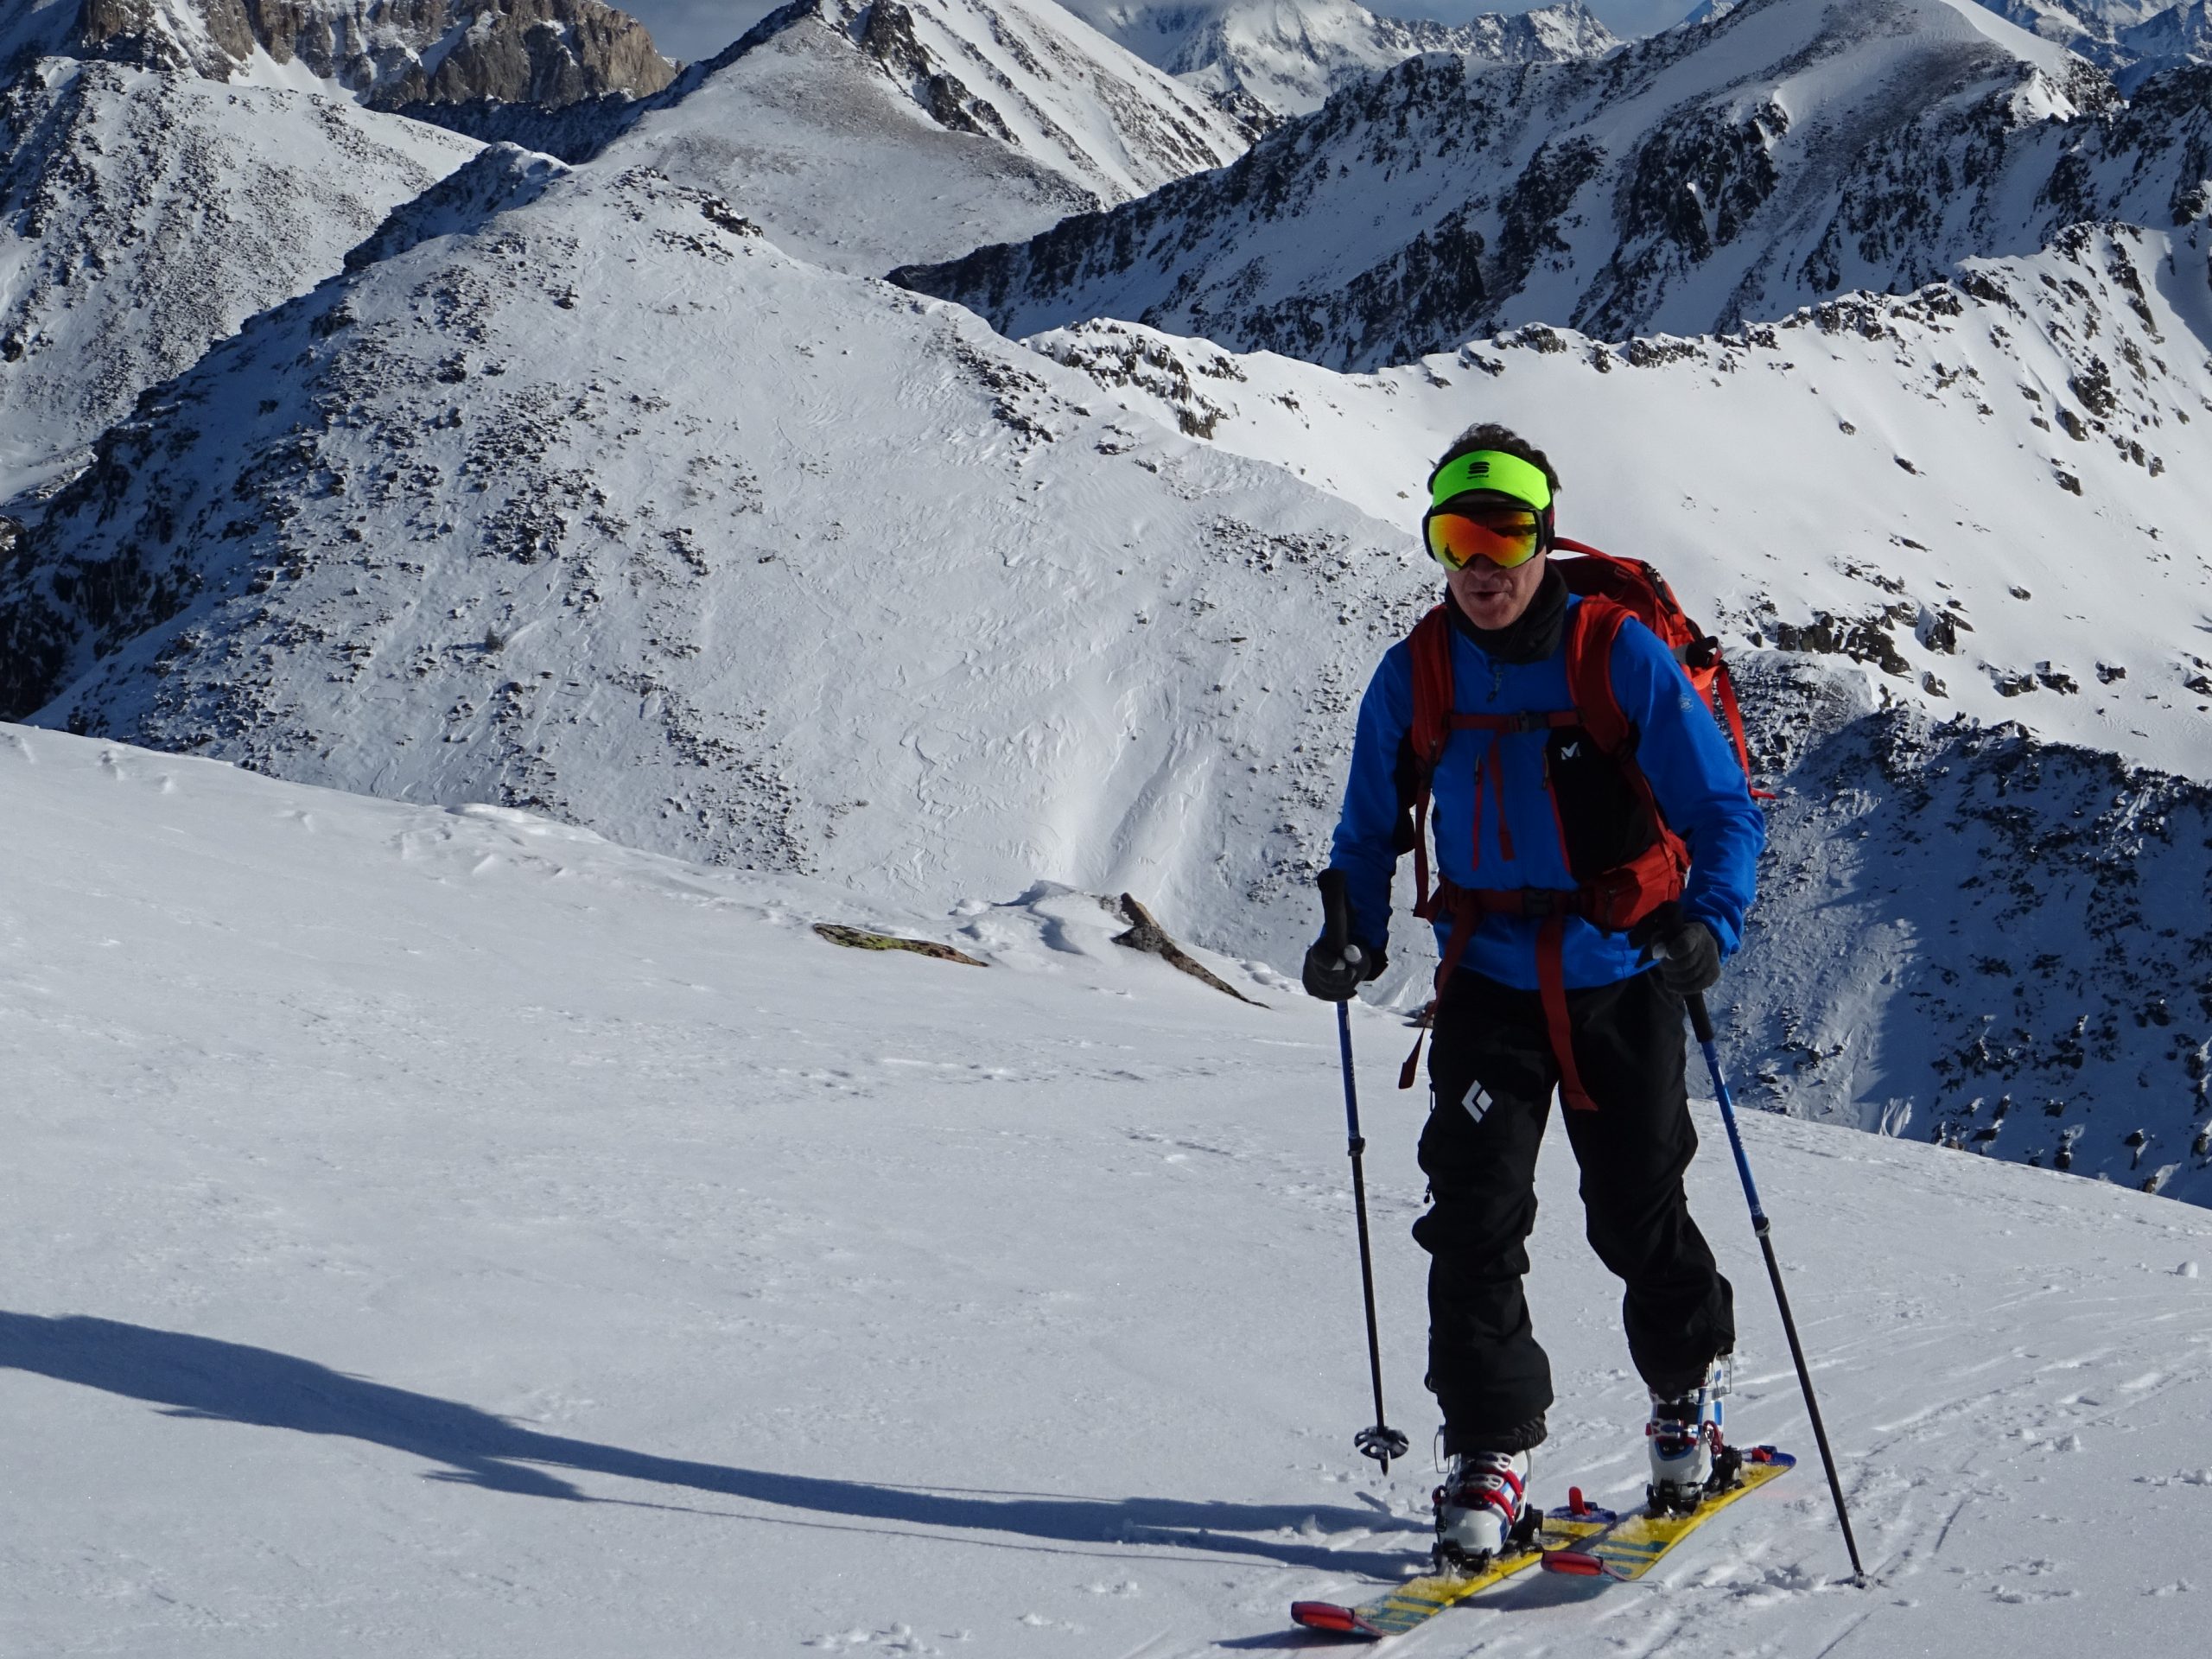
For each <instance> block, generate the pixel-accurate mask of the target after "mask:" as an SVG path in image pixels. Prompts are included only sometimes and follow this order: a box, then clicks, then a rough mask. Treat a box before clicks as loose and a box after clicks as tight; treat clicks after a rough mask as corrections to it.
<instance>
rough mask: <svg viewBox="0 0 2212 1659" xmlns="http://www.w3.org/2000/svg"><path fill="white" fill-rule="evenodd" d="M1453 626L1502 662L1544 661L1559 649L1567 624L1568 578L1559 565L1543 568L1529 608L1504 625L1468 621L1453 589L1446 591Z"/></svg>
mask: <svg viewBox="0 0 2212 1659" xmlns="http://www.w3.org/2000/svg"><path fill="white" fill-rule="evenodd" d="M1444 603H1445V606H1446V609H1447V610H1448V612H1449V613H1450V615H1451V618H1452V626H1453V627H1455V628H1457V629H1458V630H1459V632H1461V633H1464V634H1465V635H1466V636H1467V638H1468V639H1471V640H1473V641H1474V642H1475V643H1476V644H1477V645H1480V646H1481V647H1482V648H1483V650H1484V652H1485V653H1486V654H1487V655H1488V656H1490V657H1491V658H1492V659H1494V660H1495V661H1497V662H1501V663H1541V661H1543V660H1544V658H1547V657H1548V656H1550V655H1551V654H1552V653H1553V652H1555V651H1557V650H1558V649H1559V642H1560V637H1561V635H1562V634H1563V633H1564V632H1565V630H1566V623H1567V578H1566V577H1565V576H1562V575H1560V573H1559V568H1558V567H1557V566H1556V565H1552V564H1547V565H1546V566H1545V567H1544V579H1543V581H1542V582H1541V583H1539V584H1538V586H1537V588H1536V596H1535V598H1534V599H1532V600H1530V601H1529V608H1528V609H1527V610H1525V611H1523V612H1522V613H1521V614H1520V616H1519V617H1518V618H1517V619H1516V620H1514V621H1512V622H1510V623H1508V624H1507V625H1506V626H1503V627H1502V628H1478V627H1477V626H1475V625H1474V624H1473V623H1472V622H1471V621H1469V620H1467V613H1465V611H1463V610H1461V609H1460V608H1459V601H1458V600H1456V599H1454V598H1452V590H1451V589H1450V588H1446V589H1445V590H1444Z"/></svg>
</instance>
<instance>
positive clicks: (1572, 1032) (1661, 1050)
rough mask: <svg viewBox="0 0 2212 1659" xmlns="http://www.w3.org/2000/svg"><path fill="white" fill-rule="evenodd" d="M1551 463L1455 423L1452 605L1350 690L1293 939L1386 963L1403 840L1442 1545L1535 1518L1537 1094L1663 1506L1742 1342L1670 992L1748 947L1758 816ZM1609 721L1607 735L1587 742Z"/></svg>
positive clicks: (1709, 1434)
mask: <svg viewBox="0 0 2212 1659" xmlns="http://www.w3.org/2000/svg"><path fill="white" fill-rule="evenodd" d="M1559 487H1560V486H1559V475H1558V474H1557V473H1556V472H1555V471H1554V469H1553V467H1552V464H1551V462H1550V461H1549V460H1548V459H1547V457H1546V456H1545V455H1544V454H1543V452H1542V451H1541V450H1539V449H1536V448H1532V447H1531V446H1530V445H1529V443H1528V442H1526V441H1525V440H1523V439H1522V438H1520V437H1519V436H1517V435H1515V434H1514V433H1512V432H1511V431H1509V430H1508V429H1505V428H1503V427H1500V426H1491V425H1485V426H1478V427H1475V428H1473V429H1471V430H1470V431H1468V432H1467V433H1465V435H1462V436H1461V437H1460V438H1459V441H1458V442H1455V443H1454V444H1453V445H1452V447H1451V448H1449V449H1448V450H1446V452H1445V454H1444V457H1443V459H1442V460H1441V461H1439V462H1438V463H1437V467H1436V469H1435V471H1434V472H1433V474H1431V475H1430V494H1431V507H1430V512H1429V513H1428V516H1427V519H1426V520H1425V521H1424V535H1425V537H1426V539H1427V543H1428V547H1429V550H1430V551H1431V553H1432V554H1433V556H1435V558H1436V559H1437V561H1438V563H1440V564H1442V565H1443V566H1444V567H1445V570H1446V576H1445V586H1446V600H1445V602H1444V606H1443V607H1441V614H1440V615H1438V616H1435V617H1433V619H1432V620H1431V621H1430V622H1427V623H1424V624H1423V629H1427V630H1429V632H1427V634H1426V635H1424V633H1423V631H1422V630H1421V629H1417V630H1416V631H1415V633H1414V636H1413V637H1412V638H1411V639H1408V640H1406V641H1402V642H1401V643H1400V644H1399V645H1395V646H1394V647H1392V649H1391V650H1390V651H1389V652H1388V653H1387V654H1386V655H1385V656H1384V657H1383V662H1382V664H1381V666H1380V667H1379V668H1377V670H1376V673H1375V677H1374V679H1373V680H1372V681H1371V682H1370V684H1369V686H1368V689H1367V693H1366V696H1365V698H1364V699H1363V702H1361V705H1360V711H1359V725H1358V730H1357V736H1356V738H1355V740H1354V743H1353V748H1352V760H1351V778H1350V781H1349V782H1348V784H1347V785H1346V788H1345V791H1344V812H1343V816H1342V817H1341V818H1340V819H1339V821H1338V825H1337V832H1336V838H1335V842H1334V847H1333V850H1332V857H1331V860H1330V870H1329V873H1328V874H1325V876H1324V877H1323V878H1322V879H1323V880H1324V881H1325V882H1329V883H1337V882H1341V883H1342V884H1343V888H1344V893H1345V895H1346V897H1347V899H1348V900H1349V906H1350V912H1351V938H1350V940H1349V941H1344V940H1333V939H1330V938H1323V939H1321V940H1320V941H1319V942H1317V943H1316V944H1315V945H1314V946H1313V949H1312V950H1310V951H1308V953H1307V956H1306V974H1305V983H1306V989H1307V990H1308V991H1309V992H1311V993H1312V994H1313V995H1315V996H1318V997H1320V998H1323V999H1324V1000H1325V1001H1346V1000H1348V999H1349V998H1351V995H1353V993H1354V991H1355V989H1356V988H1357V986H1358V984H1359V983H1360V982H1362V981H1363V980H1367V979H1371V978H1373V977H1374V976H1376V975H1377V974H1379V973H1380V972H1381V971H1382V969H1383V962H1384V957H1385V946H1386V944H1387V941H1388V938H1389V897H1390V881H1391V876H1392V874H1393V872H1394V870H1395V867H1396V863H1397V859H1398V856H1399V855H1400V854H1401V853H1402V852H1404V851H1408V850H1415V851H1416V852H1417V854H1420V857H1419V860H1418V862H1417V867H1416V868H1418V869H1419V870H1420V872H1421V886H1422V887H1423V889H1424V893H1423V903H1422V905H1421V906H1419V907H1418V908H1419V913H1421V914H1423V915H1426V916H1428V917H1430V918H1432V919H1433V921H1434V922H1435V925H1436V932H1437V944H1438V949H1439V951H1440V953H1441V955H1442V957H1443V967H1442V969H1441V970H1440V973H1439V976H1438V999H1437V1001H1436V1004H1435V1011H1434V1020H1433V1027H1434V1038H1433V1043H1434V1046H1433V1049H1432V1050H1431V1052H1430V1055H1429V1081H1430V1088H1431V1096H1430V1108H1429V1116H1428V1122H1427V1127H1426V1128H1424V1130H1423V1132H1422V1135H1421V1168H1422V1170H1423V1171H1424V1172H1425V1173H1427V1176H1428V1181H1429V1189H1430V1195H1431V1198H1432V1204H1431V1207H1430V1209H1429V1210H1428V1211H1427V1214H1425V1215H1423V1216H1422V1217H1421V1219H1420V1220H1419V1221H1417V1222H1416V1223H1415V1224H1414V1238H1415V1239H1416V1240H1418V1241H1419V1243H1421V1247H1422V1248H1423V1249H1426V1250H1427V1252H1428V1253H1429V1255H1430V1257H1431V1262H1430V1267H1429V1287H1428V1297H1429V1369H1428V1377H1427V1383H1428V1387H1429V1389H1431V1391H1432V1392H1433V1393H1434V1394H1435V1395H1436V1398H1437V1402H1438V1405H1439V1407H1440V1409H1441V1411H1442V1414H1443V1418H1444V1426H1443V1431H1442V1450H1443V1452H1444V1454H1445V1458H1446V1478H1445V1482H1444V1484H1443V1485H1442V1486H1441V1487H1440V1488H1439V1490H1438V1496H1437V1515H1436V1527H1437V1539H1438V1554H1439V1556H1440V1559H1441V1560H1445V1561H1446V1562H1447V1563H1450V1562H1452V1561H1458V1562H1460V1563H1462V1564H1467V1563H1473V1562H1478V1561H1480V1560H1483V1559H1485V1558H1487V1557H1489V1556H1491V1555H1493V1554H1497V1552H1498V1551H1499V1550H1500V1549H1501V1548H1503V1547H1504V1546H1505V1544H1506V1542H1507V1541H1508V1540H1509V1538H1510V1537H1512V1536H1513V1535H1515V1530H1516V1528H1518V1527H1521V1526H1522V1525H1523V1524H1524V1519H1525V1517H1526V1515H1527V1507H1528V1506H1527V1499H1526V1497H1525V1495H1524V1493H1525V1487H1526V1483H1527V1480H1528V1477H1529V1452H1530V1450H1531V1449H1532V1448H1533V1447H1534V1446H1536V1445H1537V1444H1538V1443H1539V1442H1540V1441H1541V1440H1542V1439H1543V1438H1544V1414H1545V1412H1546V1410H1547V1409H1548V1408H1549V1407H1550V1405H1551V1403H1552V1383H1551V1369H1550V1364H1549V1362H1548V1360H1547V1359H1546V1357H1545V1356H1544V1351H1543V1349H1542V1348H1541V1347H1540V1346H1539V1345H1538V1344H1537V1341H1536V1338H1535V1332H1534V1330H1533V1328H1532V1326H1531V1324H1530V1320H1529V1308H1528V1304H1527V1302H1526V1300H1524V1299H1523V1296H1522V1275H1523V1274H1526V1273H1527V1271H1528V1268H1529V1257H1528V1252H1527V1249H1526V1243H1527V1239H1528V1237H1529V1230H1530V1229H1531V1228H1532V1227H1533V1225H1534V1224H1535V1214H1536V1199H1535V1164H1536V1151H1537V1147H1538V1143H1539V1142H1540V1141H1541V1139H1542V1136H1543V1132H1544V1127H1545V1122H1546V1119H1547V1117H1548V1114H1549V1111H1550V1105H1551V1096H1552V1093H1553V1091H1554V1089H1555V1088H1557V1089H1559V1090H1560V1093H1561V1095H1562V1099H1563V1110H1562V1112H1561V1116H1562V1117H1563V1119H1564V1120H1565V1122H1566V1125H1567V1139H1568V1141H1569V1143H1570V1144H1571V1145H1572V1146H1573V1149H1574V1154H1575V1159H1576V1161H1577V1163H1578V1164H1579V1165H1580V1168H1581V1173H1582V1200H1583V1205H1584V1209H1585V1211H1586V1219H1587V1224H1588V1227H1587V1230H1588V1236H1589V1239H1590V1243H1591V1244H1592V1247H1593V1248H1594V1249H1596V1250H1597V1253H1598V1255H1599V1259H1600V1260H1602V1261H1603V1262H1605V1265H1606V1266H1607V1267H1608V1268H1611V1270H1612V1271H1613V1272H1614V1273H1615V1274H1617V1275H1618V1276H1619V1277H1620V1278H1621V1279H1622V1280H1623V1281H1624V1283H1625V1285H1626V1287H1627V1288H1626V1294H1625V1296H1624V1299H1623V1313H1624V1322H1625V1324H1626V1326H1627V1335H1628V1343H1629V1351H1630V1355H1631V1357H1633V1358H1634V1360H1635V1363H1636V1366H1637V1370H1638V1372H1639V1373H1640V1374H1641V1376H1643V1380H1644V1382H1645V1383H1646V1384H1647V1385H1648V1387H1649V1389H1650V1395H1651V1413H1650V1420H1649V1423H1648V1424H1647V1426H1646V1433H1647V1435H1648V1445H1649V1452H1650V1463H1651V1500H1652V1502H1653V1503H1654V1504H1655V1505H1659V1506H1662V1507H1671V1508H1678V1509H1681V1508H1689V1507H1694V1505H1695V1503H1697V1502H1698V1501H1699V1499H1700V1497H1701V1496H1702V1495H1703V1493H1704V1491H1706V1490H1707V1484H1708V1483H1709V1482H1712V1481H1713V1480H1714V1479H1716V1478H1720V1479H1725V1478H1726V1476H1727V1474H1728V1470H1729V1465H1728V1464H1727V1462H1726V1459H1729V1458H1732V1456H1733V1453H1732V1452H1727V1451H1726V1448H1724V1447H1723V1446H1722V1445H1721V1442H1720V1439H1719V1425H1718V1421H1717V1419H1718V1412H1717V1409H1716V1408H1713V1406H1712V1405H1711V1403H1710V1402H1711V1401H1712V1399H1713V1396H1714V1395H1717V1394H1718V1392H1719V1390H1720V1389H1721V1387H1722V1386H1724V1383H1725V1376H1726V1368H1725V1366H1724V1365H1723V1363H1722V1361H1723V1359H1724V1358H1725V1357H1726V1355H1727V1354H1728V1353H1729V1352H1730V1351H1732V1348H1733V1346H1734V1343H1735V1325H1734V1319H1733V1311H1732V1296H1731V1292H1730V1289H1729V1285H1728V1281H1726V1279H1724V1278H1723V1277H1721V1275H1720V1273H1719V1269H1718V1268H1717V1267H1716V1266H1715V1264H1714V1262H1713V1252H1712V1251H1711V1250H1710V1249H1708V1248H1707V1244H1706V1242H1705V1239H1704V1237H1703V1236H1701V1235H1700V1233H1699V1231H1698V1229H1697V1226H1696V1224H1695V1223H1694V1222H1693V1221H1692V1220H1691V1219H1690V1215H1689V1210H1688V1201H1687V1199H1686V1198H1685V1196H1684V1193H1683V1189H1682V1174H1683V1172H1684V1170H1686V1169H1687V1168H1688V1165H1689V1161H1690V1158H1691V1155H1692V1154H1693V1153H1694V1151H1695V1150H1696V1147H1697V1137H1696V1135H1695V1132H1694V1129H1693V1128H1692V1127H1691V1123H1690V1118H1689V1109H1688V1096H1687V1092H1686V1090H1685V1086H1684V1043H1683V1036H1682V1022H1683V1014H1684V1006H1683V1000H1684V998H1685V997H1686V996H1688V995H1691V994H1694V993H1699V992H1702V991H1704V990H1706V989H1707V988H1709V987H1711V986H1712V985H1713V982H1715V981H1716V980H1717V979H1718V977H1719V971H1720V962H1721V959H1722V957H1724V956H1726V955H1727V954H1728V953H1730V952H1732V950H1734V949H1735V948H1736V946H1737V944H1738V942H1739V940H1740V938H1741V934H1742V928H1743V921H1744V912H1745V909H1746V908H1747V907H1748V906H1749V905H1750V903H1751V892H1752V881H1753V875H1754V871H1755V867H1756V864H1757V861H1758V852H1759V849H1760V847H1761V845H1762V843H1763V841H1764V827H1763V825H1762V823H1761V820H1760V817H1759V813H1758V807H1757V805H1756V804H1755V803H1754V802H1753V801H1752V799H1751V794H1750V791H1749V789H1748V787H1747V785H1746V783H1745V778H1744V775H1743V772H1742V769H1741V768H1740V767H1739V766H1738V763H1737V760H1736V758H1735V756H1734V754H1733V753H1732V752H1731V750H1730V748H1729V747H1728V745H1727V743H1726V741H1725V740H1724V739H1723V737H1722V736H1721V734H1720V732H1719V728H1718V726H1717V725H1716V723H1715V722H1714V721H1713V716H1712V714H1711V711H1710V710H1709V709H1707V707H1706V706H1705V704H1704V702H1702V701H1701V700H1700V697H1699V696H1698V694H1697V692H1696V690H1695V689H1694V687H1693V686H1692V685H1691V683H1690V682H1689V679H1688V677H1687V675H1686V674H1685V673H1684V671H1683V670H1682V668H1681V665H1680V664H1678V663H1677V661H1676V659H1675V656H1674V654H1673V652H1670V651H1669V648H1668V647H1667V646H1666V645H1664V644H1662V642H1661V641H1660V639H1659V638H1658V637H1657V636H1656V634H1655V633H1653V632H1651V631H1650V630H1649V628H1647V627H1645V626H1643V624H1642V623H1641V622H1639V621H1637V620H1635V619H1634V618H1632V617H1630V616H1628V615H1627V613H1626V612H1625V611H1624V610H1623V609H1622V608H1621V607H1618V606H1612V605H1609V604H1608V603H1607V602H1605V601H1600V600H1595V599H1583V598H1580V597H1577V596H1576V595H1574V594H1570V592H1569V591H1568V588H1567V582H1565V581H1564V579H1563V578H1562V576H1561V574H1560V571H1559V569H1555V568H1554V566H1553V564H1552V563H1551V561H1550V559H1549V558H1548V553H1549V552H1550V550H1551V545H1552V537H1553V530H1552V516H1553V515H1552V501H1553V497H1554V495H1555V494H1556V493H1557V492H1558V490H1559ZM1586 607H1589V608H1586ZM1616 629H1617V630H1618V632H1615V631H1614V630H1616ZM1592 673H1595V674H1597V675H1599V676H1601V677H1602V678H1600V679H1599V680H1598V681H1597V682H1595V685H1596V688H1597V689H1596V690H1592V685H1593V682H1592V680H1591V679H1590V678H1589V676H1590V675H1591V674H1592ZM1417 679H1419V680H1420V681H1421V683H1422V684H1424V685H1426V686H1427V687H1428V688H1430V689H1429V690H1427V691H1426V692H1425V693H1421V694H1417V692H1416V681H1417ZM1438 686H1442V687H1444V688H1446V690H1445V691H1444V692H1442V693H1440V692H1439V691H1438V690H1436V689H1435V688H1437V687H1438ZM1421 696H1426V698H1427V709H1426V713H1425V715H1424V711H1423V709H1421V708H1420V707H1417V704H1418V703H1419V702H1420V701H1421ZM1440 696H1441V698H1442V701H1443V705H1444V706H1443V707H1442V708H1438V707H1437V706H1436V705H1437V703H1438V702H1439V699H1440ZM1599 704H1606V705H1607V706H1606V707H1605V709H1599V708H1598V707H1597V705H1599ZM1601 714H1602V715H1604V718H1599V715H1601ZM1623 717H1624V718H1625V721H1626V725H1625V728H1624V730H1625V736H1624V737H1622V736H1621V735H1620V734H1619V732H1618V730H1615V731H1614V732H1613V735H1612V737H1611V741H1599V738H1600V737H1601V736H1603V735H1604V734H1605V733H1604V732H1603V731H1599V730H1594V729H1593V728H1606V729H1608V730H1611V729H1612V728H1618V724H1619V721H1621V720H1622V718H1623ZM1416 727H1421V728H1422V730H1421V733H1420V734H1419V735H1420V736H1421V742H1422V743H1424V744H1426V745H1427V746H1428V748H1427V753H1421V752H1420V750H1419V748H1418V747H1417V746H1416V744H1415V742H1414V738H1415V736H1416V731H1415V728H1416ZM1432 798H1433V804H1434V810H1433V814H1429V815H1428V816H1429V817H1431V821H1432V823H1433V828H1434V832H1435V837H1436V858H1437V868H1438V873H1439V874H1440V877H1441V880H1440V882H1439V884H1438V890H1437V893H1436V895H1435V897H1434V898H1433V899H1430V898H1428V897H1427V893H1426V887H1427V862H1426V856H1425V853H1422V852H1421V849H1422V847H1423V842H1422V840H1421V837H1422V836H1424V835H1425V834H1426V832H1427V830H1428V829H1429V828H1430V825H1428V824H1423V823H1418V822H1412V823H1409V822H1408V819H1409V817H1413V816H1414V815H1416V814H1420V813H1425V812H1427V808H1428V805H1429V803H1430V801H1431V799H1432ZM1685 863H1686V865H1687V869H1686V870H1685V868H1683V867H1684V865H1685ZM1410 1077H1411V1062H1408V1082H1410ZM1716 1459H1720V1462H1719V1465H1717V1466H1716Z"/></svg>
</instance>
